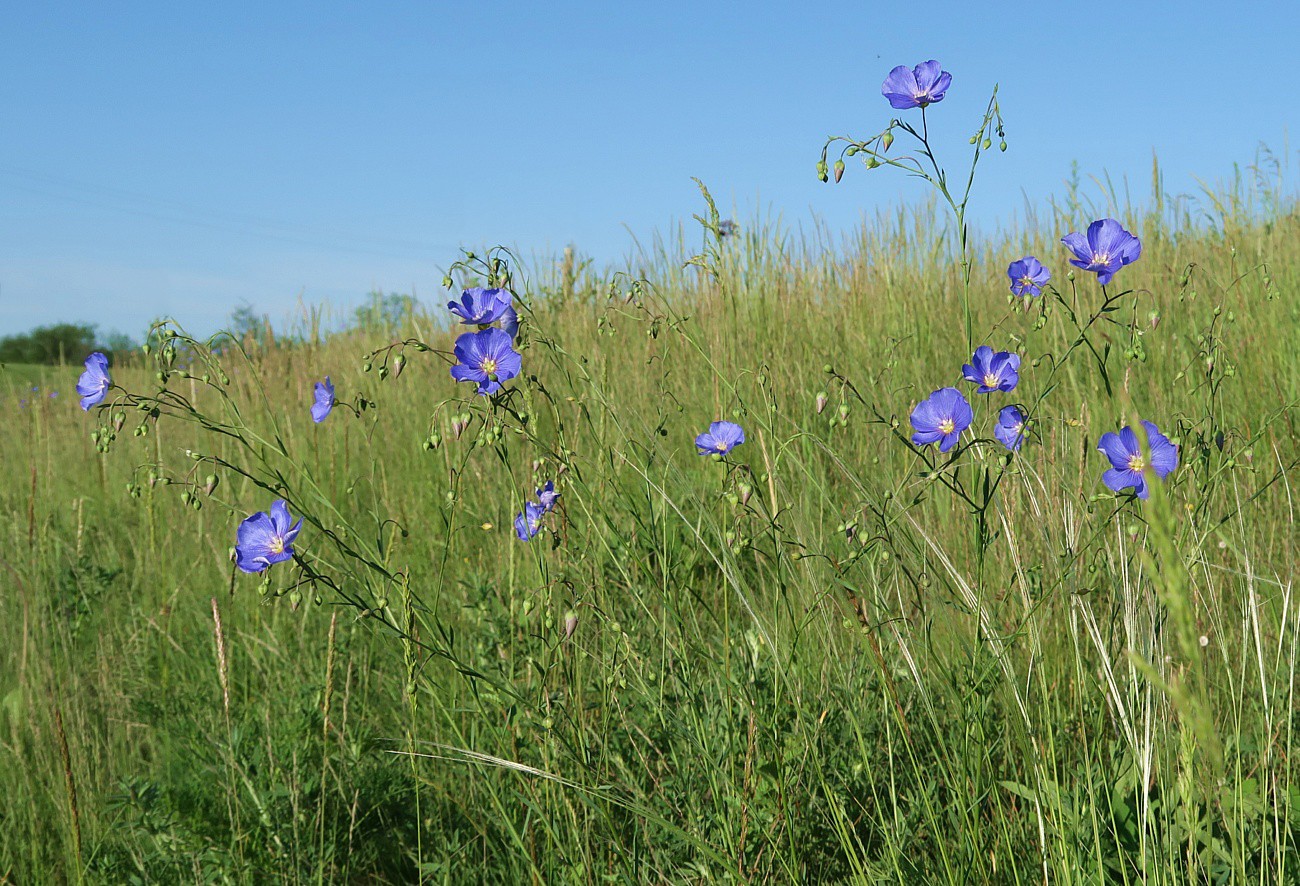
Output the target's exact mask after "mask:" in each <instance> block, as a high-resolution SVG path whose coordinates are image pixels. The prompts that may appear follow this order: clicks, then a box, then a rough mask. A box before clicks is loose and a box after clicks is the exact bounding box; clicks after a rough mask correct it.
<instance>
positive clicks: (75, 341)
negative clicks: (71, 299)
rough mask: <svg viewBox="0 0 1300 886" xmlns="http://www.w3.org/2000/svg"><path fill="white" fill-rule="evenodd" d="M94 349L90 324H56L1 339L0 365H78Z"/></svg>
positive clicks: (93, 330) (93, 328) (93, 333)
mask: <svg viewBox="0 0 1300 886" xmlns="http://www.w3.org/2000/svg"><path fill="white" fill-rule="evenodd" d="M97 349H98V348H97V347H96V344H95V327H94V326H93V325H89V324H84V323H56V324H54V325H52V326H38V327H36V328H35V329H33V330H32V331H31V332H27V333H23V334H21V335H9V336H6V337H4V338H0V363H43V364H47V365H57V364H60V363H80V362H81V361H82V360H84V359H86V356H87V355H88V354H89V353H90V352H91V351H94V350H97Z"/></svg>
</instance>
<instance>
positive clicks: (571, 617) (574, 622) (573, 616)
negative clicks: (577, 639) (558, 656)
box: [564, 609, 578, 640]
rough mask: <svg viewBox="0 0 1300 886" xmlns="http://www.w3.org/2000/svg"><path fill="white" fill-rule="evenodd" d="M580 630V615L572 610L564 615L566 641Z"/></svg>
mask: <svg viewBox="0 0 1300 886" xmlns="http://www.w3.org/2000/svg"><path fill="white" fill-rule="evenodd" d="M577 629H578V613H576V612H574V611H573V610H572V609H570V610H569V611H568V612H566V613H564V639H566V640H567V639H569V638H570V637H572V636H573V632H574V631H576V630H577Z"/></svg>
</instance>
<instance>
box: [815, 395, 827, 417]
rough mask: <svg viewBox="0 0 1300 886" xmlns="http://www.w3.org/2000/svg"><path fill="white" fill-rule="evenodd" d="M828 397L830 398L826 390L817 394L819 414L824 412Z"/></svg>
mask: <svg viewBox="0 0 1300 886" xmlns="http://www.w3.org/2000/svg"><path fill="white" fill-rule="evenodd" d="M828 399H830V398H828V397H827V396H826V392H825V391H822V392H821V393H819V394H818V395H817V401H816V402H817V414H818V415H821V414H822V410H824V409H825V408H826V401H827V400H828Z"/></svg>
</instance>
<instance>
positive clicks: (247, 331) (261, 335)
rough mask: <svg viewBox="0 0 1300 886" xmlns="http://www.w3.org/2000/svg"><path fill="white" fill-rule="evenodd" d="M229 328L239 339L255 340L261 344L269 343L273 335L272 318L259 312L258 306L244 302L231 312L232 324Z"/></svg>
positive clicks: (245, 340) (243, 340)
mask: <svg viewBox="0 0 1300 886" xmlns="http://www.w3.org/2000/svg"><path fill="white" fill-rule="evenodd" d="M227 330H228V331H229V332H230V334H231V335H233V336H234V337H235V338H236V339H238V340H239V341H242V342H248V341H253V342H256V343H257V344H259V345H261V344H268V343H269V339H270V336H271V318H270V317H268V316H267V315H265V314H259V313H258V312H257V309H256V308H254V307H253V306H252V305H251V304H249V303H248V302H244V303H243V304H241V305H240V306H239V307H237V308H235V309H234V310H233V311H231V312H230V324H229V325H228V326H227Z"/></svg>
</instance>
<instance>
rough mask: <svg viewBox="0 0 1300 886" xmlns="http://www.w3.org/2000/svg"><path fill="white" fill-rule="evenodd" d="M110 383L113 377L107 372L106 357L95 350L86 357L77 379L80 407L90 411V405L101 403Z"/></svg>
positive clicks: (106, 394)
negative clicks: (84, 369)
mask: <svg viewBox="0 0 1300 886" xmlns="http://www.w3.org/2000/svg"><path fill="white" fill-rule="evenodd" d="M111 384H113V379H112V378H111V377H110V376H109V374H108V358H107V357H105V356H104V355H103V354H101V353H100V352H99V351H96V352H95V353H93V354H91V355H90V356H89V357H87V358H86V371H85V372H83V373H81V377H80V378H78V379H77V394H78V396H80V397H81V408H82V409H84V410H86V411H90V407H92V406H98V405H99V404H100V403H103V402H104V398H105V397H107V396H108V388H109V385H111Z"/></svg>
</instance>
